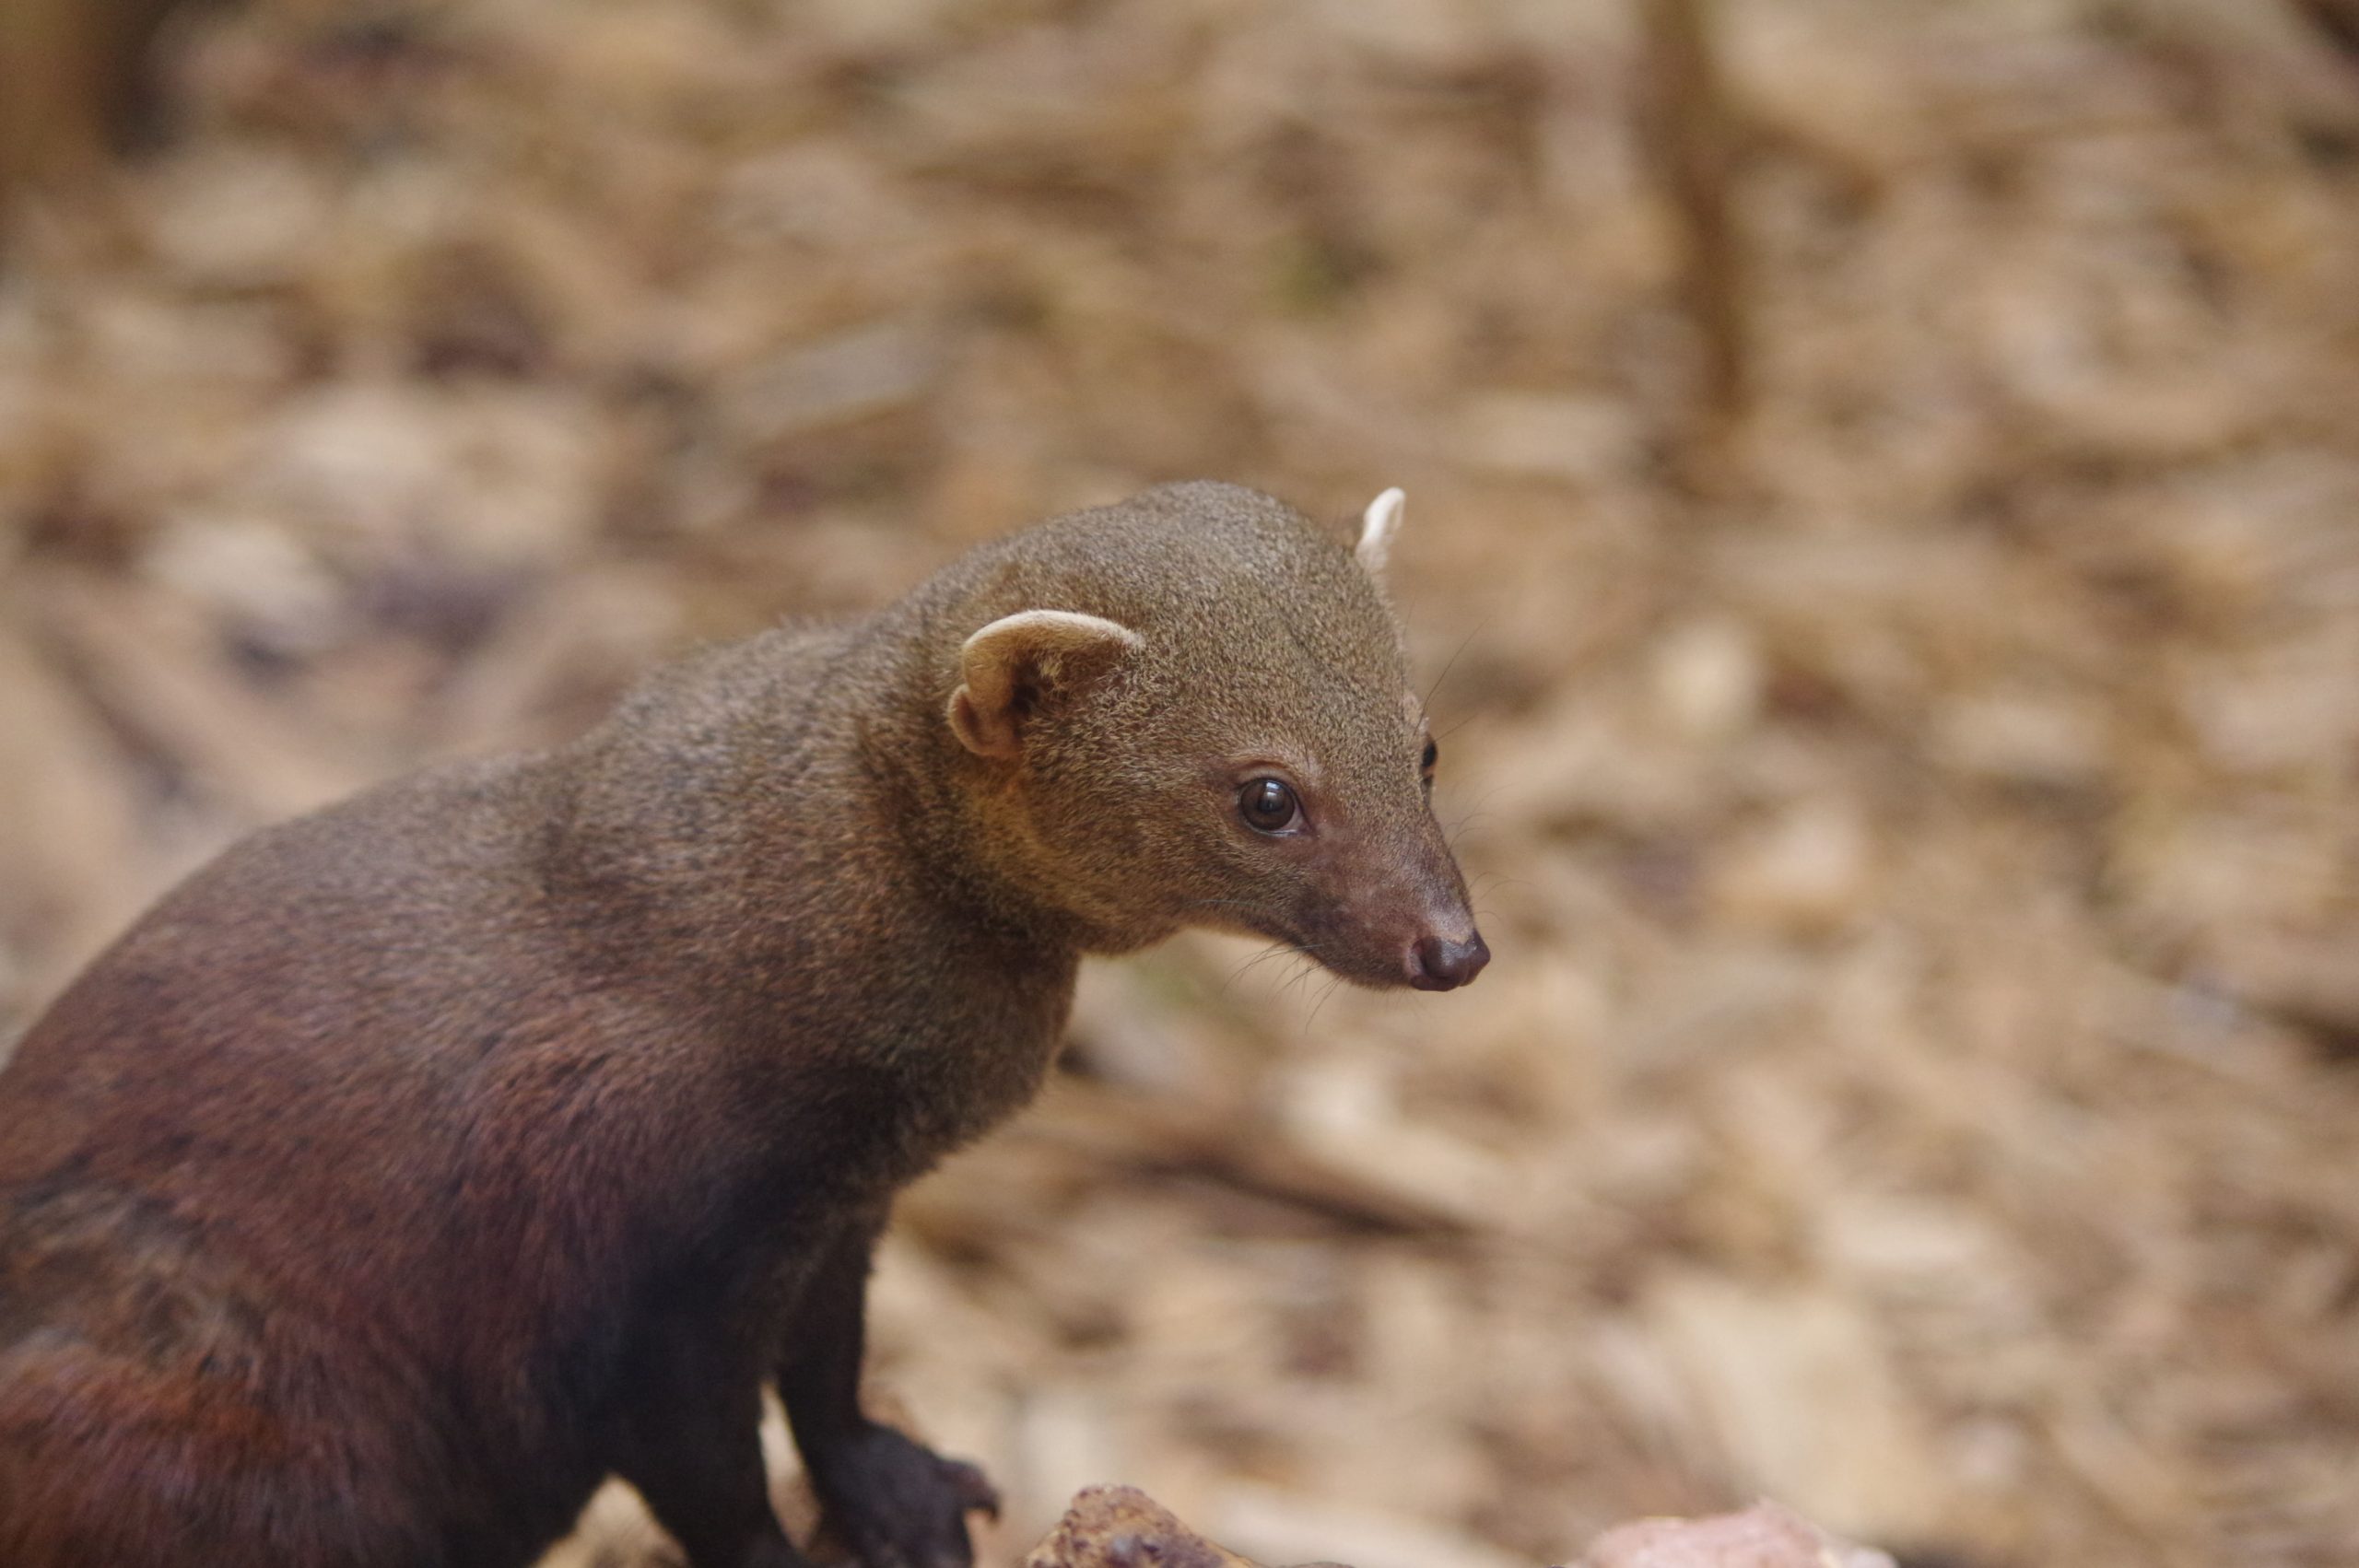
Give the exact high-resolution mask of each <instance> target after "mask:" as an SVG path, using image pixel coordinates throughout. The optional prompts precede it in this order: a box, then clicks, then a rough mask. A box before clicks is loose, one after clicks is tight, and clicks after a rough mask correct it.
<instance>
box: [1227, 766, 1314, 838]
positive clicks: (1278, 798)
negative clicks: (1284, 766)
mask: <svg viewBox="0 0 2359 1568" xmlns="http://www.w3.org/2000/svg"><path fill="white" fill-rule="evenodd" d="M1237 813H1238V815H1239V816H1241V817H1243V818H1244V819H1245V825H1246V826H1248V827H1250V828H1251V829H1253V830H1254V831H1255V832H1256V833H1284V832H1285V830H1286V829H1287V828H1289V827H1292V826H1293V825H1295V823H1296V822H1297V820H1298V819H1299V818H1300V817H1301V815H1302V807H1301V806H1300V805H1298V804H1297V803H1296V802H1295V798H1294V791H1293V790H1289V789H1287V788H1286V787H1285V784H1284V783H1282V782H1280V781H1279V780H1277V779H1275V778H1256V779H1254V780H1253V781H1252V782H1250V783H1249V784H1247V785H1246V786H1245V788H1244V789H1242V790H1238V792H1237Z"/></svg>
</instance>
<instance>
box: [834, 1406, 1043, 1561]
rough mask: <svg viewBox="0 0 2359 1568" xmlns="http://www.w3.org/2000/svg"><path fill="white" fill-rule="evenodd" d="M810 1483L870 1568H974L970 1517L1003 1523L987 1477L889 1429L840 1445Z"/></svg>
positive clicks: (996, 1495) (866, 1430) (864, 1433)
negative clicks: (974, 1514)
mask: <svg viewBox="0 0 2359 1568" xmlns="http://www.w3.org/2000/svg"><path fill="white" fill-rule="evenodd" d="M811 1479H812V1480H813V1481H814V1482H815V1483H816V1487H817V1490H818V1492H819V1499H820V1501H821V1503H823V1504H825V1505H826V1507H827V1515H828V1519H829V1522H830V1523H832V1524H833V1525H834V1527H836V1529H837V1530H838V1531H839V1532H840V1533H841V1535H842V1537H843V1540H844V1543H845V1544H846V1545H847V1546H849V1547H851V1550H852V1551H853V1553H854V1554H855V1555H857V1556H858V1557H859V1559H860V1561H861V1562H862V1563H863V1565H864V1568H972V1564H973V1562H974V1560H975V1554H974V1549H973V1547H972V1546H971V1545H970V1544H969V1543H968V1539H967V1515H968V1513H969V1512H970V1511H979V1512H981V1513H985V1514H989V1515H991V1516H992V1518H994V1519H996V1518H998V1517H999V1493H998V1492H995V1491H993V1490H992V1483H991V1482H990V1481H989V1480H985V1479H984V1478H983V1472H982V1471H980V1470H979V1469H976V1468H975V1467H974V1466H972V1465H969V1464H964V1463H962V1462H960V1461H959V1460H957V1459H945V1458H944V1457H942V1456H941V1455H939V1454H936V1453H935V1452H933V1450H932V1449H931V1448H927V1447H924V1446H923V1445H920V1444H917V1443H913V1442H911V1441H910V1439H909V1438H907V1437H904V1436H902V1435H901V1434H900V1433H898V1432H896V1431H894V1430H893V1429H892V1428H891V1427H889V1426H876V1425H871V1426H867V1427H864V1428H863V1429H862V1431H861V1432H860V1433H858V1434H857V1435H856V1436H853V1437H851V1438H850V1439H848V1440H846V1441H844V1442H842V1443H840V1444H838V1445H835V1447H834V1448H833V1449H832V1451H831V1452H829V1454H828V1455H827V1459H826V1461H825V1463H823V1464H815V1465H814V1466H813V1467H812V1477H811Z"/></svg>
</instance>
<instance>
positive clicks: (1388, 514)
mask: <svg viewBox="0 0 2359 1568" xmlns="http://www.w3.org/2000/svg"><path fill="white" fill-rule="evenodd" d="M1407 499H1408V497H1406V496H1404V495H1402V492H1401V487H1400V486H1397V485H1396V486H1393V487H1392V488H1391V489H1390V490H1387V491H1385V492H1384V494H1382V495H1381V496H1379V497H1377V498H1376V499H1374V500H1372V501H1370V502H1369V503H1368V504H1367V511H1365V512H1363V513H1362V514H1361V515H1360V542H1359V543H1358V544H1356V545H1354V546H1353V547H1352V554H1354V555H1355V556H1358V557H1359V558H1360V565H1361V566H1363V567H1366V568H1367V575H1368V576H1370V577H1382V576H1383V575H1384V563H1385V562H1386V560H1388V559H1389V558H1391V555H1392V535H1393V532H1395V531H1396V530H1397V529H1399V528H1400V526H1401V508H1402V503H1404V502H1405V501H1407Z"/></svg>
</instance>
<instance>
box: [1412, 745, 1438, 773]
mask: <svg viewBox="0 0 2359 1568" xmlns="http://www.w3.org/2000/svg"><path fill="white" fill-rule="evenodd" d="M1440 756H1441V748H1440V747H1439V746H1438V745H1436V744H1434V743H1433V742H1432V741H1430V740H1428V741H1427V742H1426V755H1423V756H1421V757H1419V758H1418V759H1417V771H1418V772H1420V773H1431V772H1432V771H1433V770H1434V763H1435V762H1436V761H1437V760H1438V758H1439V757H1440Z"/></svg>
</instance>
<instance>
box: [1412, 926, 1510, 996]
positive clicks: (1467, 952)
mask: <svg viewBox="0 0 2359 1568" xmlns="http://www.w3.org/2000/svg"><path fill="white" fill-rule="evenodd" d="M1490 961H1491V950H1490V948H1489V946H1488V945H1486V944H1485V942H1484V941H1483V933H1482V932H1481V931H1477V930H1469V931H1468V932H1467V933H1466V940H1465V941H1464V942H1458V941H1454V940H1452V939H1451V938H1449V937H1446V936H1421V937H1419V938H1418V939H1417V940H1416V941H1415V942H1411V943H1410V944H1409V952H1408V954H1407V968H1408V971H1409V983H1410V984H1411V985H1413V986H1414V987H1416V988H1417V989H1419V990H1421V991H1450V990H1456V989H1458V988H1459V987H1461V986H1462V985H1465V984H1467V983H1468V982H1469V981H1471V980H1473V978H1474V977H1475V976H1477V975H1479V974H1481V973H1482V972H1483V965H1485V964H1488V963H1489V962H1490Z"/></svg>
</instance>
